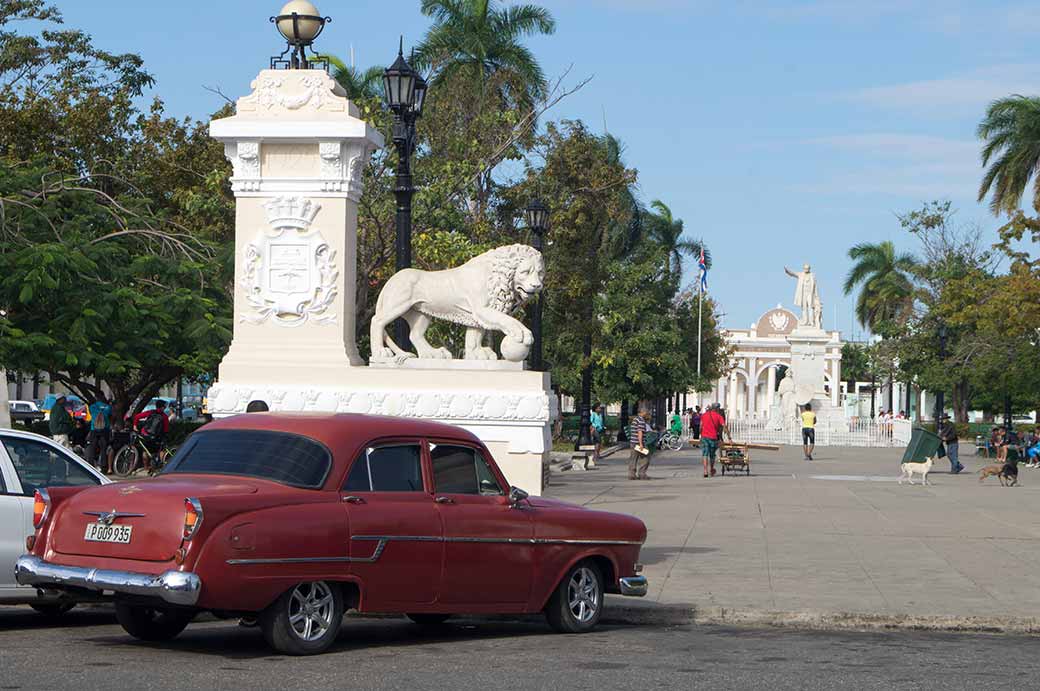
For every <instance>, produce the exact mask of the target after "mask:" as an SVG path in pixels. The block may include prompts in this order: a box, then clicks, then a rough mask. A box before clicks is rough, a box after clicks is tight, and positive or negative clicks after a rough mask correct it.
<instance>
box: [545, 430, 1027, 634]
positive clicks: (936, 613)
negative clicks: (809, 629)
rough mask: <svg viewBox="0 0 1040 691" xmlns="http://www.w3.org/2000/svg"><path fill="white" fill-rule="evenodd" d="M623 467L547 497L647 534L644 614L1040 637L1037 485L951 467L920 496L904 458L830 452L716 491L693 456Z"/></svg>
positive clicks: (775, 456) (581, 478)
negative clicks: (635, 471)
mask: <svg viewBox="0 0 1040 691" xmlns="http://www.w3.org/2000/svg"><path fill="white" fill-rule="evenodd" d="M962 448H963V447H962ZM627 453H628V452H627V451H621V452H619V453H617V454H615V455H613V456H611V457H609V458H607V459H606V460H605V461H604V462H603V463H602V465H601V466H600V467H599V468H597V469H595V470H590V471H586V472H577V471H570V472H565V473H560V474H554V475H553V478H552V483H551V485H550V487H548V488H547V494H548V495H549V496H553V497H559V498H562V499H565V500H569V501H574V502H577V503H580V504H583V505H585V506H588V507H590V508H602V509H604V510H609V511H621V512H627V513H632V514H634V515H637V516H639V517H640V518H642V519H643V520H644V521H645V522H646V524H647V526H648V529H649V535H648V537H647V542H646V545H645V547H644V548H643V553H642V561H643V563H644V564H645V565H646V569H645V573H646V575H647V577H648V578H649V580H650V584H651V591H650V595H649V596H648V597H647V598H646V600H645V601H643V603H642V604H647V605H649V606H651V607H653V605H657V607H656V609H659V610H662V611H664V610H670V611H675V610H676V608H686V607H689V608H692V609H693V611H694V612H695V615H696V619H697V620H698V621H706V622H707V621H716V622H745V623H777V624H799V623H801V624H806V625H814V624H820V625H824V626H835V625H837V626H842V625H848V626H863V625H867V626H869V625H878V626H911V627H914V626H923V627H929V628H930V627H936V628H982V629H986V628H994V629H1000V630H1009V631H1040V588H1038V587H1037V583H1038V580H1040V516H1038V513H1037V512H1038V508H1040V470H1036V471H1034V470H1030V469H1026V468H1021V470H1020V479H1021V482H1022V486H1020V487H1015V488H1004V487H1001V486H1000V485H999V484H998V483H997V481H996V479H995V478H988V479H987V480H986V482H985V483H984V484H981V485H980V484H979V481H978V475H977V473H976V472H975V471H976V470H977V469H978V468H980V467H981V466H982V465H984V464H985V462H986V461H985V459H983V458H976V457H974V456H972V455H970V454H966V455H965V457H964V458H962V462H964V464H965V465H966V466H967V470H966V471H965V472H964V473H962V474H960V475H956V476H955V475H950V474H948V473H947V472H946V468H948V464H947V463H945V462H944V463H943V464H942V465H941V466H938V467H939V468H940V469H941V471H940V472H937V473H933V474H932V476H931V477H930V481H931V482H932V483H933V484H932V485H931V486H928V487H922V486H919V485H918V486H914V487H911V486H908V485H906V484H904V485H899V484H898V483H897V481H896V480H897V477H898V474H899V470H898V465H899V461H900V459H901V456H902V451H901V450H896V449H849V448H818V449H817V453H816V454H815V456H816V460H815V461H814V462H812V463H809V462H806V461H803V460H802V456H801V449H800V448H793V447H785V448H783V449H782V450H781V451H779V452H769V451H753V452H752V453H753V457H752V458H753V460H752V474H751V476H750V477H744V476H743V475H740V476H736V477H731V476H729V475H726V476H721V475H719V476H716V477H715V478H712V479H710V480H706V479H704V478H703V477H702V471H701V468H700V457H699V455H698V454H699V450H697V449H693V450H690V449H684V450H683V451H680V452H667V453H661V454H658V455H656V456H655V457H654V462H653V464H652V466H651V469H650V475H651V477H652V478H653V479H652V480H651V481H647V482H632V481H628V480H627V479H626V471H625V459H626V458H627ZM918 482H919V480H918ZM632 602H633V601H632V600H631V599H625V600H621V599H616V600H615V601H614V604H615V605H616V606H627V605H630V603H632Z"/></svg>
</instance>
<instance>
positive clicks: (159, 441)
mask: <svg viewBox="0 0 1040 691" xmlns="http://www.w3.org/2000/svg"><path fill="white" fill-rule="evenodd" d="M134 429H135V430H137V432H138V433H139V434H140V435H141V439H142V440H143V441H144V445H145V448H146V449H148V454H147V455H146V456H145V457H144V468H145V470H146V471H149V470H151V469H152V456H154V455H155V454H157V453H158V452H159V449H161V448H162V445H163V442H165V441H166V435H167V434H169V433H170V418H169V416H167V415H166V401H164V400H162V399H159V400H157V401H156V402H155V408H154V409H152V410H145V411H143V412H140V413H138V414H137V415H134Z"/></svg>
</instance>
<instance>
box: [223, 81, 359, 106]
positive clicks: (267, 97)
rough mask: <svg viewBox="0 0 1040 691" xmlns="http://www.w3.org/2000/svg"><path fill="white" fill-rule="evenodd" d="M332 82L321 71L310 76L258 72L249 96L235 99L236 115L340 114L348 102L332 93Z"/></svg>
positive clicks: (333, 83) (334, 84) (334, 87)
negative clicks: (251, 113) (255, 113)
mask: <svg viewBox="0 0 1040 691" xmlns="http://www.w3.org/2000/svg"><path fill="white" fill-rule="evenodd" d="M336 85H337V84H336V81H335V80H334V79H332V78H331V77H329V76H328V75H327V74H325V73H324V72H318V71H314V72H312V73H310V74H304V75H297V74H285V73H281V74H270V73H261V75H260V76H259V77H257V78H256V79H255V80H253V83H252V87H253V93H251V94H250V95H248V96H243V97H242V98H240V99H238V104H237V111H238V112H239V113H250V112H259V113H264V114H267V113H270V114H278V113H284V112H285V111H290V112H292V111H323V112H331V113H335V112H340V113H342V112H344V111H346V110H347V108H348V101H347V99H346V98H344V97H343V96H340V95H338V94H336V93H335V90H336Z"/></svg>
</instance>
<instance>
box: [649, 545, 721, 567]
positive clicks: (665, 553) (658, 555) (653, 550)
mask: <svg viewBox="0 0 1040 691" xmlns="http://www.w3.org/2000/svg"><path fill="white" fill-rule="evenodd" d="M718 551H719V549H718V548H717V547H690V546H687V547H685V548H683V547H678V546H668V547H665V546H661V545H657V546H651V547H646V546H644V547H643V549H642V550H640V552H639V561H640V563H642V564H644V565H652V564H660V563H661V562H663V561H668V560H669V559H671V558H672V557H674V556H675V555H677V554H707V553H708V552H718Z"/></svg>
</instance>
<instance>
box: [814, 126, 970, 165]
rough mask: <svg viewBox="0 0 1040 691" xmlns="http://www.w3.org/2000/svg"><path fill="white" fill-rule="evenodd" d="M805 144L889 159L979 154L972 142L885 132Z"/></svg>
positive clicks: (823, 138) (838, 136)
mask: <svg viewBox="0 0 1040 691" xmlns="http://www.w3.org/2000/svg"><path fill="white" fill-rule="evenodd" d="M805 143H807V144H817V145H821V146H827V147H831V148H835V149H845V150H849V151H859V152H863V153H865V154H867V155H874V156H879V157H892V158H914V159H919V158H926V159H941V158H950V159H957V160H961V159H973V158H977V157H978V153H979V145H978V143H977V142H974V141H972V140H965V139H948V138H946V137H933V136H929V135H921V134H899V133H887V132H880V133H864V134H840V135H834V136H830V137H814V138H812V139H807V140H805Z"/></svg>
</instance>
